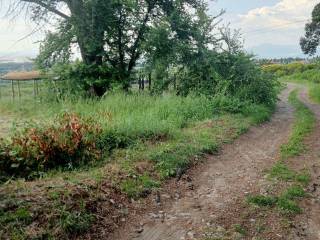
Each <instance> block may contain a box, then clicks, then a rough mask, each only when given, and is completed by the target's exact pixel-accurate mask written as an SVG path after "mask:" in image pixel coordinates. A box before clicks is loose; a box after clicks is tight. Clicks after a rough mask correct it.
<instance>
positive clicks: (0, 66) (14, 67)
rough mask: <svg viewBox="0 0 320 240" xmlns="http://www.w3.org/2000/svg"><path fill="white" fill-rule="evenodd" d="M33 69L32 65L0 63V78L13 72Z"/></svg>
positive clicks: (25, 63)
mask: <svg viewBox="0 0 320 240" xmlns="http://www.w3.org/2000/svg"><path fill="white" fill-rule="evenodd" d="M32 69H33V63H31V62H23V63H15V62H11V63H0V76H1V75H3V74H6V73H8V72H13V71H30V70H32Z"/></svg>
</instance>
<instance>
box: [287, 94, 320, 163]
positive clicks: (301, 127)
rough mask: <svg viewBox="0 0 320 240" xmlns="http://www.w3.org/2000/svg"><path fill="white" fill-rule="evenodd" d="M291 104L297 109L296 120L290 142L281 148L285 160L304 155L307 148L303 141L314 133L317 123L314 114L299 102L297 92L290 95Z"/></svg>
mask: <svg viewBox="0 0 320 240" xmlns="http://www.w3.org/2000/svg"><path fill="white" fill-rule="evenodd" d="M289 102H290V103H291V104H292V105H293V106H294V108H295V109H296V112H295V119H296V120H295V123H294V127H293V131H292V133H291V136H290V139H289V142H288V143H287V144H285V145H283V146H282V147H281V156H282V158H284V159H287V158H289V157H293V156H297V155H299V154H301V153H303V151H304V150H305V148H306V146H305V145H304V144H303V139H304V138H305V136H307V135H308V134H309V133H310V132H311V131H312V129H313V128H314V126H315V123H316V118H315V116H314V114H313V112H312V111H311V110H310V109H309V108H308V107H306V106H305V105H304V104H303V103H302V102H301V101H300V100H298V98H297V90H296V91H293V92H292V93H291V94H290V96H289Z"/></svg>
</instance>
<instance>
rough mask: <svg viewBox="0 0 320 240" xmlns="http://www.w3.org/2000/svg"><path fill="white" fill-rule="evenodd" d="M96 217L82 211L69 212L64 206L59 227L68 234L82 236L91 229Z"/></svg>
mask: <svg viewBox="0 0 320 240" xmlns="http://www.w3.org/2000/svg"><path fill="white" fill-rule="evenodd" d="M93 220H94V216H93V215H92V214H90V213H87V212H86V211H85V209H82V210H79V211H77V210H71V211H70V210H67V209H66V208H65V207H64V206H63V207H61V209H60V216H59V226H60V227H61V229H63V231H64V232H66V233H67V234H73V235H74V234H80V233H83V232H85V231H87V230H88V229H89V227H90V226H91V224H92V222H93Z"/></svg>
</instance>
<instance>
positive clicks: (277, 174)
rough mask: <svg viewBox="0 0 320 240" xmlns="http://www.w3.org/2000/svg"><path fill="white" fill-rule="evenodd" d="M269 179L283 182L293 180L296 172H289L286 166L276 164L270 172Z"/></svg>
mask: <svg viewBox="0 0 320 240" xmlns="http://www.w3.org/2000/svg"><path fill="white" fill-rule="evenodd" d="M270 177H272V178H277V179H279V180H284V181H288V180H295V178H296V172H294V171H292V170H290V169H289V168H288V166H287V165H286V164H284V163H282V162H277V163H276V164H275V165H274V166H273V167H272V168H271V170H270Z"/></svg>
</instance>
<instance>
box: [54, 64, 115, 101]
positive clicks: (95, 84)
mask: <svg viewBox="0 0 320 240" xmlns="http://www.w3.org/2000/svg"><path fill="white" fill-rule="evenodd" d="M48 76H49V81H48V84H49V89H50V90H54V92H52V93H51V94H55V97H56V98H57V99H58V100H61V98H66V97H73V96H77V97H79V95H80V96H83V97H85V96H91V97H93V96H95V95H97V96H102V95H103V94H104V93H105V92H106V91H107V90H109V89H110V87H111V84H112V82H113V81H115V80H114V79H113V73H112V70H111V69H110V67H109V66H108V65H100V66H99V65H95V64H91V65H88V64H84V63H81V62H78V61H77V62H75V63H72V64H71V63H70V64H55V65H54V66H53V67H52V68H51V69H50V72H48Z"/></svg>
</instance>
